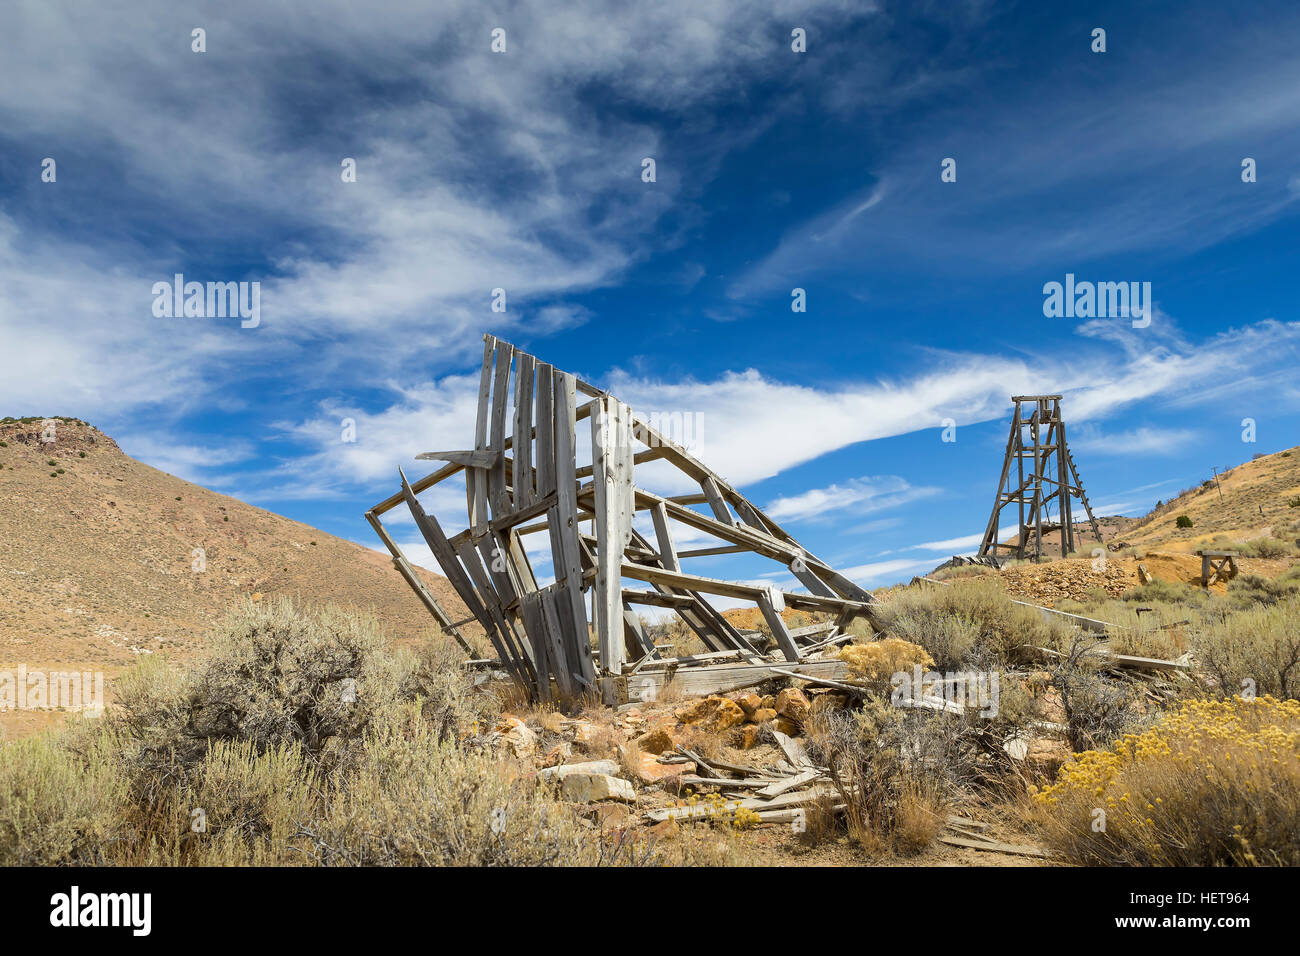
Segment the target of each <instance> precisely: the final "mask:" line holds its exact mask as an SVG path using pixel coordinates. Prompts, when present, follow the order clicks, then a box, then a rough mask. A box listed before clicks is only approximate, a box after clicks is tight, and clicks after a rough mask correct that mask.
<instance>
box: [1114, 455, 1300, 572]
mask: <svg viewBox="0 0 1300 956" xmlns="http://www.w3.org/2000/svg"><path fill="white" fill-rule="evenodd" d="M1293 502H1294V504H1293ZM1181 515H1186V516H1187V517H1188V518H1190V519H1191V521H1192V526H1191V527H1190V528H1180V527H1178V518H1179V516H1181ZM1297 520H1300V446H1298V447H1296V448H1292V449H1289V450H1286V451H1280V452H1275V453H1274V454H1271V455H1261V456H1259V457H1257V458H1255V459H1253V460H1251V461H1247V462H1244V463H1242V464H1240V465H1238V466H1237V467H1235V468H1233V469H1232V470H1230V471H1226V472H1222V473H1220V475H1219V476H1218V479H1217V480H1216V479H1215V478H1214V476H1213V475H1207V476H1206V478H1205V480H1204V481H1203V482H1202V483H1201V484H1199V485H1196V486H1195V487H1193V488H1189V489H1187V490H1186V491H1184V492H1182V493H1181V494H1180V495H1179V496H1178V497H1177V498H1174V499H1171V500H1170V501H1167V502H1165V503H1163V504H1162V505H1161V507H1160V508H1158V509H1157V510H1156V511H1155V512H1154V513H1152V514H1151V515H1148V516H1147V517H1146V518H1144V519H1143V520H1141V521H1139V522H1138V523H1137V524H1135V525H1133V526H1131V527H1129V528H1127V529H1125V531H1124V533H1123V540H1124V542H1125V543H1127V544H1131V545H1133V546H1135V547H1153V546H1159V547H1161V548H1164V549H1167V550H1171V551H1183V552H1190V551H1195V550H1196V549H1198V548H1203V547H1206V546H1207V545H1209V544H1210V543H1211V542H1212V541H1213V539H1214V538H1215V537H1216V536H1223V537H1226V538H1231V539H1233V540H1235V541H1251V540H1253V539H1256V538H1265V537H1273V538H1284V539H1288V540H1290V539H1294V538H1295V537H1296V531H1295V524H1296V521H1297Z"/></svg>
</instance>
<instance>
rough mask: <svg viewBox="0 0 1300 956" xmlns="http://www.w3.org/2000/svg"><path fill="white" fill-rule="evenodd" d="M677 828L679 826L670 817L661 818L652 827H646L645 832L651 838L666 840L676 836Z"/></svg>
mask: <svg viewBox="0 0 1300 956" xmlns="http://www.w3.org/2000/svg"><path fill="white" fill-rule="evenodd" d="M678 830H679V827H678V826H677V821H676V820H674V819H672V818H671V817H670V818H669V819H667V820H662V821H660V822H659V823H656V824H655V825H654V826H652V827H646V831H645V832H646V833H647V834H648V835H649V836H650V837H652V838H653V839H656V840H667V839H670V838H672V837H675V836H677V833H678Z"/></svg>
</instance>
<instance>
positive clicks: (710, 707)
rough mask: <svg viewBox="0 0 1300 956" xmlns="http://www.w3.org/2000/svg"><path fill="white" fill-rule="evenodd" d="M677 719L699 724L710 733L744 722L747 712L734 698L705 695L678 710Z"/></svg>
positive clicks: (686, 722) (685, 722)
mask: <svg viewBox="0 0 1300 956" xmlns="http://www.w3.org/2000/svg"><path fill="white" fill-rule="evenodd" d="M677 719H678V720H680V721H681V722H682V723H684V724H695V725H698V726H699V727H700V728H701V729H702V730H706V731H709V732H710V733H720V732H721V731H724V730H726V729H727V728H729V727H734V726H736V725H737V724H740V723H743V722H744V720H745V712H744V711H743V710H742V709H741V707H740V705H739V704H737V703H736V702H735V701H734V700H731V699H729V698H727V697H717V696H713V697H705V698H703V699H702V700H697V701H695V703H693V704H691V705H689V706H687V707H683V708H682V709H680V710H678V711H677Z"/></svg>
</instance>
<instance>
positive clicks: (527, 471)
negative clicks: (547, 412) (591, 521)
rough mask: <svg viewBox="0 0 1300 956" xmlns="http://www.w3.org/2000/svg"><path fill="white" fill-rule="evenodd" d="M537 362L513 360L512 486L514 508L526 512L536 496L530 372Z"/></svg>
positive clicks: (523, 357) (522, 357)
mask: <svg viewBox="0 0 1300 956" xmlns="http://www.w3.org/2000/svg"><path fill="white" fill-rule="evenodd" d="M536 361H537V360H536V359H535V358H533V356H531V355H529V354H528V353H527V352H520V353H519V354H518V356H517V358H516V360H515V430H514V436H513V439H514V440H513V443H512V444H511V450H512V451H513V452H514V471H513V473H512V484H513V487H514V492H515V507H516V508H526V507H527V506H528V505H530V504H532V502H533V497H534V495H535V494H536V489H535V486H534V485H533V392H534V390H535V383H534V381H533V369H534V367H535V362H536Z"/></svg>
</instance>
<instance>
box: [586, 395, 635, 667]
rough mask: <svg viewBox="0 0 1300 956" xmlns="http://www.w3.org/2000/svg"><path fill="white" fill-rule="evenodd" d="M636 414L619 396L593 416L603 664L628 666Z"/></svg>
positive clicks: (598, 623)
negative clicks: (626, 583)
mask: <svg viewBox="0 0 1300 956" xmlns="http://www.w3.org/2000/svg"><path fill="white" fill-rule="evenodd" d="M630 419H631V413H630V410H629V409H628V407H627V406H626V405H624V404H623V403H622V402H620V401H618V400H617V399H613V398H607V399H602V400H601V402H600V404H599V405H597V406H596V408H595V410H594V412H593V414H592V417H591V448H592V466H593V468H594V469H595V472H594V475H593V482H592V483H593V489H594V492H595V496H594V497H595V509H594V512H595V515H596V593H595V597H594V598H593V601H594V604H595V624H596V637H597V643H598V646H599V648H600V663H601V669H602V670H603V671H604V672H606V673H614V674H617V673H619V672H621V671H622V669H623V662H624V660H625V656H624V654H625V647H624V641H623V623H622V608H623V602H622V595H621V590H622V587H621V582H620V573H619V572H620V568H621V566H622V563H623V550H624V549H625V548H626V547H627V545H628V544H629V543H630V541H631V537H632V511H633V500H632V468H633V464H632V431H631V420H630Z"/></svg>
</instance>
